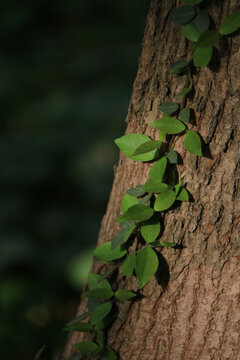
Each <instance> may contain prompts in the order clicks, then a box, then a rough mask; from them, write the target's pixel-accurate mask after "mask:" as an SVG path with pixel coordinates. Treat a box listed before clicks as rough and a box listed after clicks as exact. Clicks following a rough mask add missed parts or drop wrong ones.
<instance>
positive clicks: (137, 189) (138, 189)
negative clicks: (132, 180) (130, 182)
mask: <svg viewBox="0 0 240 360" xmlns="http://www.w3.org/2000/svg"><path fill="white" fill-rule="evenodd" d="M126 193H127V194H129V195H131V196H135V197H141V196H143V195H144V194H146V191H144V190H142V185H136V186H134V187H132V188H130V189H128V190H127V191H126Z"/></svg>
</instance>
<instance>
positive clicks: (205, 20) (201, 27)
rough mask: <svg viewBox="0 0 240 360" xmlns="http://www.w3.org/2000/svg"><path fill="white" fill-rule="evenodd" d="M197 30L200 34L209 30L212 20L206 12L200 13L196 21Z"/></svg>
mask: <svg viewBox="0 0 240 360" xmlns="http://www.w3.org/2000/svg"><path fill="white" fill-rule="evenodd" d="M194 22H195V25H196V28H197V30H198V31H200V32H205V31H207V30H208V28H209V25H210V19H209V16H208V14H207V13H206V12H204V11H202V12H200V13H199V14H198V15H197V16H196V18H195V19H194Z"/></svg>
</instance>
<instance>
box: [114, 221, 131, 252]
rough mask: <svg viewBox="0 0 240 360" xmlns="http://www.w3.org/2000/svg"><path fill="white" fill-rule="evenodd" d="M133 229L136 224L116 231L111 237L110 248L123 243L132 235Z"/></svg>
mask: <svg viewBox="0 0 240 360" xmlns="http://www.w3.org/2000/svg"><path fill="white" fill-rule="evenodd" d="M135 229H136V225H134V226H133V227H131V228H130V229H129V230H122V231H120V232H119V233H117V234H116V235H115V236H114V238H113V239H112V249H115V248H116V247H118V246H120V245H122V244H124V243H125V242H126V241H127V240H128V239H129V237H130V236H131V235H132V233H133V232H134V230H135Z"/></svg>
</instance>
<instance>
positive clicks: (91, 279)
mask: <svg viewBox="0 0 240 360" xmlns="http://www.w3.org/2000/svg"><path fill="white" fill-rule="evenodd" d="M100 278H101V275H99V274H95V273H89V274H88V288H89V290H93V289H96V288H104V289H110V290H112V288H111V285H110V284H109V282H108V280H107V279H105V280H103V281H101V282H100Z"/></svg>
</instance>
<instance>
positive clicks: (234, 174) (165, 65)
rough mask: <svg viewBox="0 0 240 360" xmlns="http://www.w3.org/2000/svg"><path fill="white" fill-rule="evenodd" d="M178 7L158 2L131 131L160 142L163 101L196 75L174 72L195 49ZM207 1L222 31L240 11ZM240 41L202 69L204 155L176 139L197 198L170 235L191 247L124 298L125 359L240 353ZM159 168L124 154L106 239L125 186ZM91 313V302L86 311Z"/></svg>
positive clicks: (117, 337)
mask: <svg viewBox="0 0 240 360" xmlns="http://www.w3.org/2000/svg"><path fill="white" fill-rule="evenodd" d="M176 3H177V4H176ZM176 5H179V4H178V1H170V0H161V1H160V0H152V1H151V5H150V10H149V14H148V17H147V25H146V30H145V35H144V40H143V51H142V55H141V58H140V61H139V68H138V73H137V77H136V80H135V83H134V87H133V93H132V97H131V102H130V105H129V112H128V116H127V120H126V121H127V123H128V126H127V130H126V133H133V132H134V133H144V134H147V135H149V136H151V137H152V138H153V139H155V138H156V136H155V135H156V130H155V129H153V128H152V127H150V126H149V124H150V122H152V121H154V120H156V119H157V118H158V117H159V115H160V113H159V110H158V106H159V105H160V104H161V103H163V102H166V101H174V100H176V99H177V98H176V94H177V93H178V92H179V91H180V90H181V89H183V88H184V87H185V84H184V82H185V81H187V78H186V79H185V77H181V78H176V77H175V76H174V75H171V74H170V71H169V68H170V63H171V62H173V61H175V60H178V59H179V58H181V57H184V58H187V57H190V54H191V45H189V42H188V41H186V40H185V38H184V36H183V35H182V33H181V31H180V30H181V29H180V28H181V26H180V25H174V24H173V23H172V22H170V20H169V16H168V15H169V13H170V12H171V11H172V10H173V9H174V8H175V7H176ZM207 7H208V10H209V12H210V14H211V16H212V18H213V22H214V23H215V24H216V28H217V29H218V28H219V25H220V23H221V21H222V20H223V18H224V17H225V16H226V15H227V14H229V13H231V12H233V11H235V10H238V9H239V1H238V0H219V1H216V0H215V1H207ZM239 45H240V36H239V31H238V32H237V33H235V34H233V35H231V36H228V37H222V38H221V40H220V42H219V43H218V45H217V49H216V50H215V53H214V58H213V60H212V62H211V65H210V66H209V67H207V68H204V69H202V70H199V68H198V70H196V71H195V73H194V76H193V81H194V88H195V94H194V98H193V106H192V107H193V108H194V110H195V114H196V127H195V129H196V130H197V131H198V132H199V134H200V135H201V136H202V138H203V141H204V143H205V149H204V155H205V156H203V157H201V158H199V157H197V156H195V155H191V154H189V153H186V151H185V150H184V147H183V141H182V140H179V141H178V142H177V147H176V148H175V149H176V150H177V151H178V152H179V153H180V154H181V156H182V158H183V164H182V165H178V170H179V177H180V179H182V180H183V183H185V184H187V189H188V190H189V192H190V193H191V194H192V196H193V198H194V202H189V203H182V204H181V206H180V207H179V208H177V209H174V210H171V211H168V212H167V214H166V216H165V218H164V226H165V230H164V232H163V237H162V239H161V240H163V241H173V242H177V243H178V244H181V245H182V246H183V248H182V250H179V249H176V250H173V249H163V250H162V251H161V254H160V258H161V259H162V262H161V273H160V285H159V284H158V283H157V282H156V280H155V279H154V278H153V279H152V280H151V281H150V282H149V283H148V284H147V285H146V286H145V287H144V288H143V290H141V294H142V295H143V298H142V299H141V300H139V301H135V302H134V301H133V302H130V301H126V302H124V303H122V304H121V305H120V315H119V316H118V318H117V320H116V321H115V322H114V324H113V326H112V327H111V329H110V330H109V333H108V342H109V345H110V346H111V347H112V348H113V349H114V350H115V351H116V352H118V354H119V358H120V359H121V360H128V359H131V360H137V359H138V360H139V359H141V360H168V359H170V360H180V359H181V360H189V359H196V360H208V359H214V360H215V359H216V360H227V359H231V360H237V359H239V357H240V355H239V354H240V341H239V340H240V339H239V337H240V310H239V305H240V295H239V294H240V293H239V290H240V289H239V284H240V282H239V279H240V245H239V241H238V240H239V236H238V234H239V228H240V209H239V208H240V201H239V179H240V172H239V169H240V167H239V158H240V149H239V142H240V131H239V120H240V115H239V114H240V103H239V81H240V76H239V59H240V47H239ZM119 136H121V134H119ZM150 166H151V165H149V164H146V163H140V162H136V161H132V160H130V159H127V158H126V157H125V156H124V155H122V154H121V155H120V161H119V165H118V166H117V167H116V169H115V180H114V184H113V189H112V192H111V196H110V200H109V204H108V208H107V212H106V215H105V216H104V218H103V221H102V227H101V230H100V234H99V239H98V245H100V244H102V243H103V242H105V241H109V240H111V239H112V237H113V236H114V234H115V233H116V232H117V231H118V224H117V223H116V222H115V219H116V218H117V217H118V214H119V212H120V211H119V209H120V202H121V198H122V196H123V194H124V192H125V191H126V189H128V188H129V187H131V186H133V185H137V184H143V183H144V182H145V181H146V179H147V174H148V171H149V168H150ZM101 267H102V268H101ZM99 270H100V272H101V271H104V267H103V265H99V263H98V264H94V266H93V269H92V271H94V272H96V271H99ZM115 283H116V284H117V283H118V284H120V285H121V287H123V286H126V287H127V288H128V289H131V290H137V289H138V286H137V282H136V279H135V278H127V279H126V278H124V277H122V276H121V274H120V275H119V277H118V278H117V279H115ZM84 311H85V302H82V303H81V305H80V307H79V313H82V312H84ZM87 336H88V335H87ZM86 338H87V337H86V335H82V334H79V333H76V332H73V333H72V334H71V335H70V337H69V339H68V343H67V344H66V347H65V350H64V352H63V354H62V359H68V357H69V356H70V354H72V353H74V351H75V350H74V346H73V345H74V344H75V343H77V342H80V341H82V340H83V339H86Z"/></svg>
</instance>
